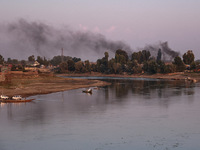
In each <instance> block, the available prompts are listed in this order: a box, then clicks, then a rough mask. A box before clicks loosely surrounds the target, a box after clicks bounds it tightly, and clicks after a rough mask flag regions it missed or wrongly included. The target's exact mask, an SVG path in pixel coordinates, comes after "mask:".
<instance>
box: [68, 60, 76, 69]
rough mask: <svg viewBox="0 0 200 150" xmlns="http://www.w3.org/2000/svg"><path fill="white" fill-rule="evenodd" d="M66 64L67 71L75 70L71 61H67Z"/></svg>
mask: <svg viewBox="0 0 200 150" xmlns="http://www.w3.org/2000/svg"><path fill="white" fill-rule="evenodd" d="M67 64H68V70H69V71H74V70H75V63H74V61H73V60H72V59H69V60H68V61H67Z"/></svg>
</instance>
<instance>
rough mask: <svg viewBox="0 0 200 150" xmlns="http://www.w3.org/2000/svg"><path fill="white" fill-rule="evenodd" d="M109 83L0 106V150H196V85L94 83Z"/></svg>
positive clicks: (199, 134) (199, 143)
mask: <svg viewBox="0 0 200 150" xmlns="http://www.w3.org/2000/svg"><path fill="white" fill-rule="evenodd" d="M99 79H102V80H105V81H108V82H111V83H112V84H111V85H110V86H106V87H101V88H98V89H96V88H93V94H92V95H90V94H86V93H82V90H83V89H77V90H70V91H65V92H58V93H52V94H46V95H37V96H32V97H31V98H35V101H33V102H30V103H20V104H3V103H1V104H0V150H36V149H38V150H55V149H57V150H173V149H174V150H199V149H200V85H199V84H191V83H188V82H183V81H182V82H181V81H166V80H152V79H151V80H150V79H130V78H127V79H121V78H99Z"/></svg>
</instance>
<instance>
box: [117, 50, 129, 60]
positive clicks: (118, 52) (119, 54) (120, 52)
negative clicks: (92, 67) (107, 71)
mask: <svg viewBox="0 0 200 150" xmlns="http://www.w3.org/2000/svg"><path fill="white" fill-rule="evenodd" d="M116 55H118V56H119V57H120V56H124V59H125V62H127V61H128V54H127V52H126V51H124V50H121V49H118V50H117V51H116V52H115V56H116Z"/></svg>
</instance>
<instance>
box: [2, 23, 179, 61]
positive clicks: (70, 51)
mask: <svg viewBox="0 0 200 150" xmlns="http://www.w3.org/2000/svg"><path fill="white" fill-rule="evenodd" d="M62 48H63V49H64V55H66V56H72V57H80V58H81V59H82V60H86V59H89V60H92V61H96V60H97V59H98V58H101V57H102V56H103V54H104V52H105V51H108V52H109V54H111V55H114V53H115V51H116V50H117V49H123V50H125V51H126V52H128V54H129V55H131V54H132V52H133V51H134V50H132V49H131V47H130V46H129V45H127V44H126V43H124V42H122V41H111V40H108V39H106V38H105V37H104V36H103V35H101V34H95V33H92V32H80V31H73V30H72V29H70V28H67V27H66V28H63V29H59V30H58V29H55V28H53V27H51V26H48V25H46V24H43V23H38V22H28V21H26V20H24V19H20V20H19V21H17V22H14V23H10V24H1V25H0V54H1V55H3V57H7V58H8V57H10V58H17V59H27V58H28V56H30V55H35V56H45V57H47V58H50V59H51V58H52V57H53V56H57V55H60V54H61V49H62ZM143 49H144V50H149V51H150V52H151V55H152V56H155V57H156V55H157V52H158V50H159V49H161V50H162V54H163V56H162V58H163V59H165V60H169V59H173V58H174V57H175V56H177V55H179V53H178V52H175V51H173V50H172V49H170V48H169V47H168V43H167V42H160V43H159V44H157V45H147V46H145V47H144V48H143ZM143 49H142V50H143Z"/></svg>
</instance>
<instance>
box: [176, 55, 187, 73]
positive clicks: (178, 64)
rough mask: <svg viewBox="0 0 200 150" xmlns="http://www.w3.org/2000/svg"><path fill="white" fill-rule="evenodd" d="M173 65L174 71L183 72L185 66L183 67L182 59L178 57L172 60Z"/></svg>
mask: <svg viewBox="0 0 200 150" xmlns="http://www.w3.org/2000/svg"><path fill="white" fill-rule="evenodd" d="M173 64H174V65H175V66H176V71H178V72H182V71H184V70H185V65H184V63H183V61H182V59H181V58H180V57H179V56H176V57H175V58H174V62H173Z"/></svg>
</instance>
